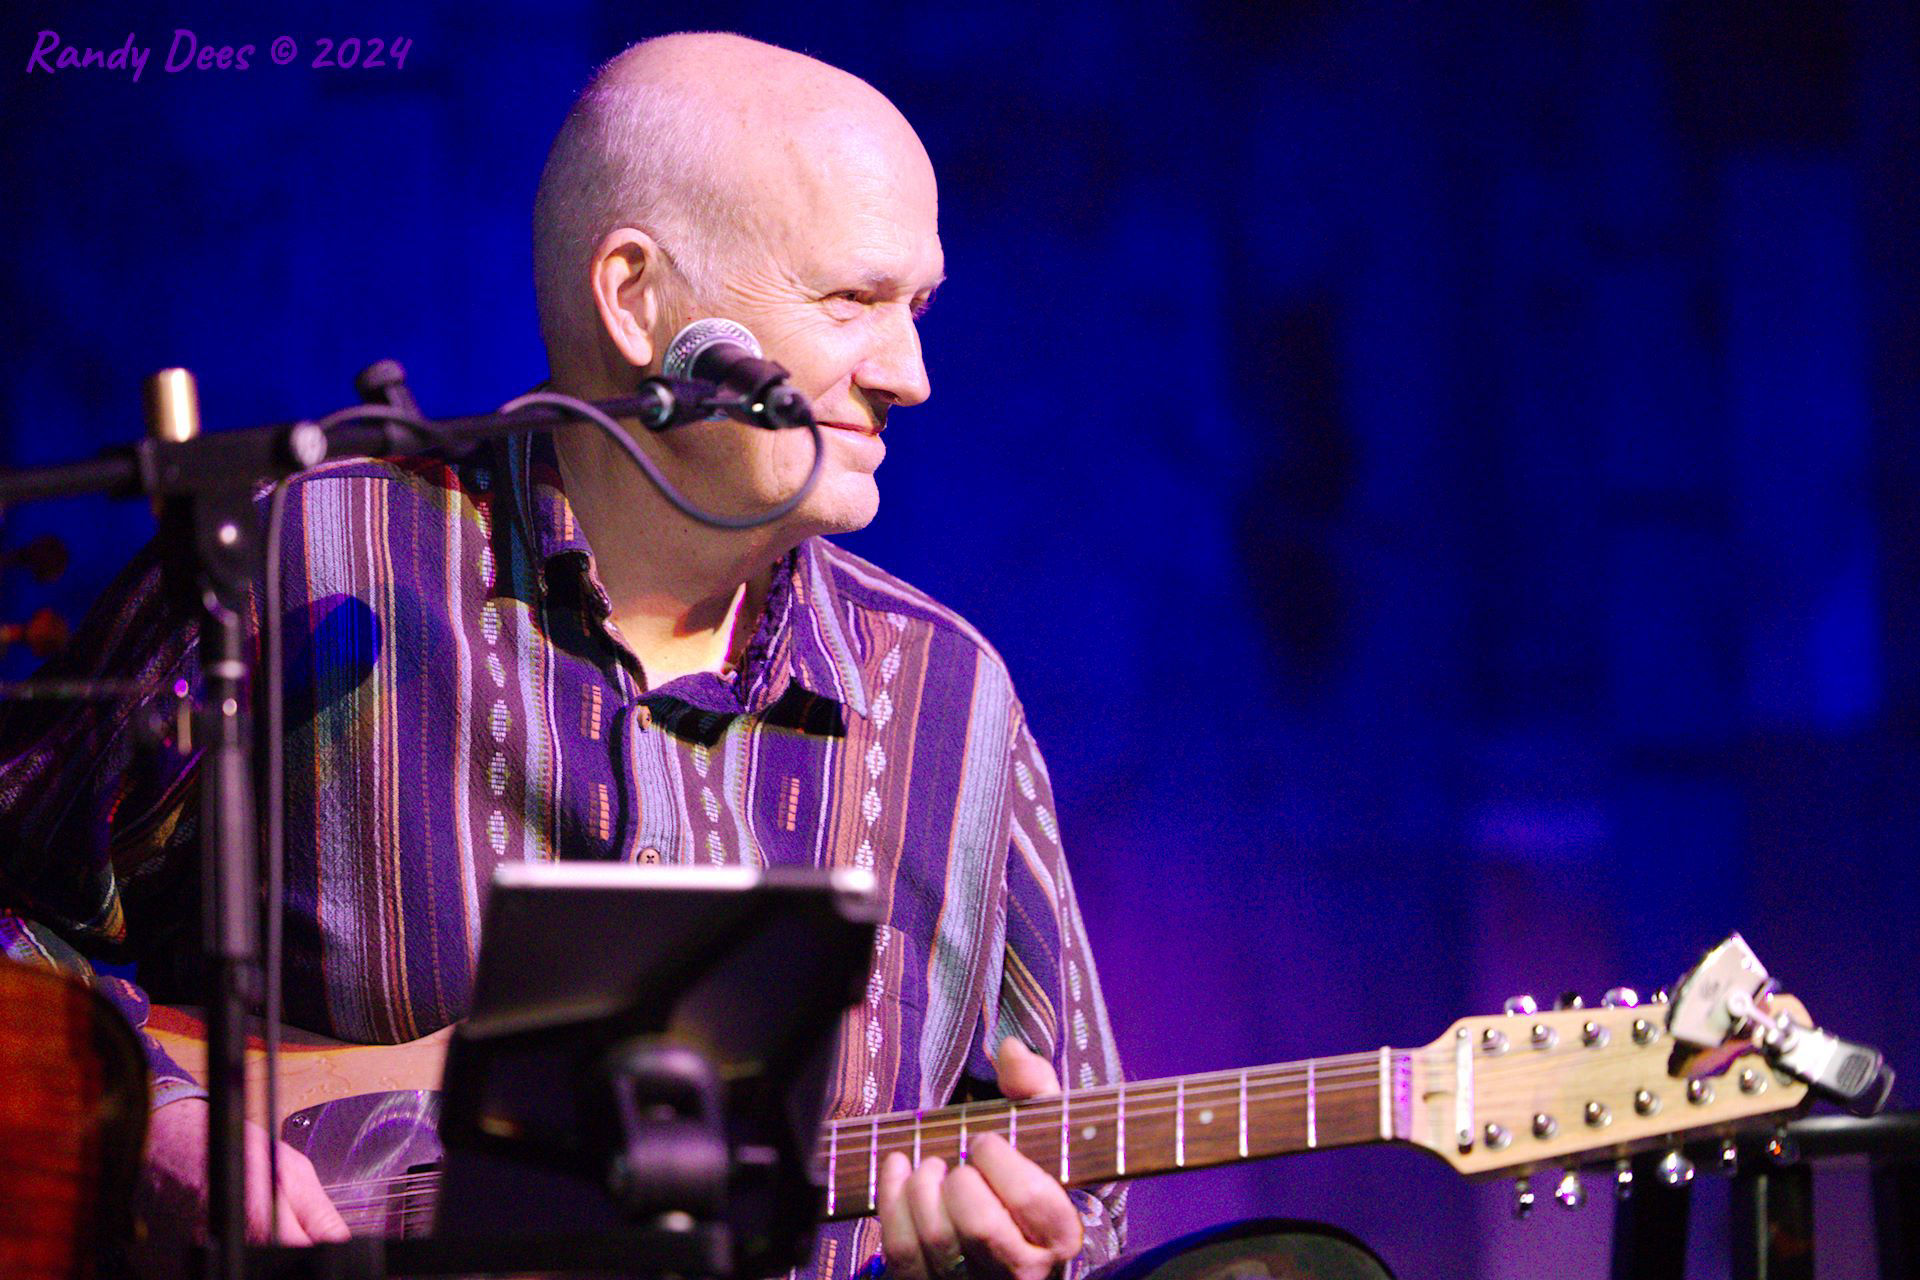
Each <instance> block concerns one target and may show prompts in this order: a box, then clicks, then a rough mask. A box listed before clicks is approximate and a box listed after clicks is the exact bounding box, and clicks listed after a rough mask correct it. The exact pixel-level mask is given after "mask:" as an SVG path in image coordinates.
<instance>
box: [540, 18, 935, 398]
mask: <svg viewBox="0 0 1920 1280" xmlns="http://www.w3.org/2000/svg"><path fill="white" fill-rule="evenodd" d="M903 157H904V159H903ZM903 168H904V169H908V170H912V172H907V173H901V172H899V171H900V170H902V169H903ZM849 175H851V179H849ZM863 179H864V180H866V181H870V182H871V181H889V180H901V181H908V182H916V181H921V180H924V181H925V183H926V184H927V185H928V187H929V188H930V187H931V182H932V168H931V165H930V164H928V163H927V161H926V153H925V151H924V150H923V149H922V148H921V146H920V142H919V139H918V138H917V137H916V136H915V135H914V133H913V129H912V127H911V126H910V125H908V124H907V122H906V120H905V119H904V118H903V117H902V116H901V115H900V113H899V111H898V110H896V109H895V108H894V106H893V104H892V103H890V102H888V101H887V99H886V98H885V97H884V96H883V95H881V94H880V93H879V92H878V91H877V90H875V89H874V88H873V87H872V86H871V85H868V84H867V83H866V82H865V81H863V80H860V79H859V78H858V77H856V76H852V75H849V74H848V73H846V72H844V71H841V70H839V69H838V68H835V67H830V66H828V65H827V64H826V63H824V62H820V61H818V60H817V59H814V58H809V57H807V56H805V55H803V54H798V53H793V52H790V51H788V50H785V49H780V48H776V47H774V46H772V45H768V44H762V43H760V42H759V41H756V40H749V39H747V38H745V37H743V36H735V35H725V34H717V33H688V34H680V35H670V36H662V37H659V38H657V39H654V40H647V41H643V42H642V43H640V44H636V45H633V46H632V47H630V48H628V49H627V50H626V51H625V52H623V53H621V54H620V55H619V56H618V57H616V58H614V59H613V60H612V61H610V62H608V63H607V64H606V65H605V66H603V67H602V68H601V69H600V70H599V72H598V73H597V74H596V75H595V76H594V78H593V80H592V82H591V83H590V84H589V85H588V86H587V88H586V90H585V91H584V92H583V93H582V94H581V95H580V97H579V98H578V99H577V100H576V101H575V103H574V106H573V109H572V111H571V112H570V113H569V114H568V116H567V119H566V122H565V124H563V125H562V126H561V129H560V133H559V136H558V137H556V138H555V140H554V144H553V149H552V151H551V153H550V154H549V155H548V157H547V165H546V169H545V171H544V173H543V174H542V175H541V179H540V191H539V195H538V197H537V199H536V201H535V204H534V236H533V240H534V292H535V296H536V300H537V302H538V305H539V311H540V328H541V334H542V337H543V338H544V339H545V342H546V346H547V350H548V353H549V356H550V357H551V359H552V360H553V362H554V364H555V367H556V370H557V369H558V368H559V366H560V365H561V363H562V353H563V352H564V351H567V350H569V349H574V348H577V344H580V343H583V342H586V343H590V342H593V341H595V329H596V326H597V325H598V323H599V321H598V317H597V315H596V311H595V307H594V304H593V300H592V297H591V294H590V290H589V286H588V279H589V273H590V269H591V264H592V260H593V258H594V254H595V251H596V248H597V247H598V246H599V245H600V243H601V241H602V240H603V238H604V237H606V236H607V234H608V233H609V232H611V231H614V230H615V229H617V228H622V227H633V228H637V229H639V230H643V231H645V232H647V233H648V234H649V235H650V236H651V237H652V238H653V239H654V240H656V241H657V242H658V243H659V244H660V246H661V247H662V248H663V250H664V251H665V254H666V256H667V258H668V260H669V262H670V263H671V265H672V267H673V268H674V269H675V270H676V271H677V273H678V275H679V276H680V277H681V278H682V280H683V281H684V284H685V287H686V290H687V291H688V293H689V294H691V295H692V300H694V301H697V300H700V299H705V298H710V297H711V296H713V293H714V291H715V290H716V288H717V287H718V285H719V284H720V282H721V280H722V279H723V278H724V277H725V275H726V274H727V272H728V269H729V267H730V265H731V264H732V263H733V262H735V261H737V260H738V259H739V257H740V256H741V255H742V254H743V253H745V252H747V251H748V250H750V249H752V248H753V247H755V246H756V245H757V244H760V243H764V242H765V241H766V240H767V239H768V238H769V237H770V236H771V237H774V238H778V236H779V235H780V234H781V232H782V230H785V231H789V232H790V231H791V227H786V228H781V227H780V226H779V225H778V224H781V223H783V222H785V223H791V222H792V221H793V220H794V219H795V218H799V219H804V218H806V217H807V216H808V210H809V209H812V208H815V207H817V206H819V205H820V204H821V203H822V202H823V201H830V200H831V199H832V198H833V194H832V188H833V187H834V186H835V184H836V183H844V182H846V181H848V180H852V181H856V182H858V181H862V180H863Z"/></svg>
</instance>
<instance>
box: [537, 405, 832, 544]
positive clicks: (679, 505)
mask: <svg viewBox="0 0 1920 1280" xmlns="http://www.w3.org/2000/svg"><path fill="white" fill-rule="evenodd" d="M530 404H547V405H552V406H554V407H555V408H558V409H565V410H567V411H568V412H570V413H573V414H575V415H577V416H578V417H581V418H584V419H585V420H586V421H588V422H591V423H593V425H595V426H596V427H599V428H600V430H601V431H603V432H605V433H606V435H607V436H608V437H609V438H610V439H611V440H612V441H613V442H614V444H616V445H618V446H619V448H620V450H621V452H623V453H625V454H626V455H627V457H628V458H630V459H631V460H632V461H633V465H634V466H636V467H638V468H640V470H641V471H642V472H644V473H645V474H646V477H647V479H649V480H651V481H652V482H653V487H654V488H656V489H658V490H659V491H660V496H661V497H663V498H665V499H666V500H667V501H668V502H669V503H671V504H672V505H673V509H674V510H676V511H678V512H679V513H680V514H681V515H683V516H685V517H687V519H689V520H695V521H698V522H699V523H701V524H704V525H710V526H712V527H713V528H715V529H758V528H759V527H760V526H762V525H767V524H772V523H773V522H774V521H775V520H778V519H779V518H780V517H782V516H784V515H786V514H787V513H788V512H789V511H792V510H793V509H794V508H795V507H797V506H799V505H800V504H801V502H803V501H804V500H805V499H806V496H807V495H808V494H810V493H812V492H813V486H814V485H816V484H818V483H819V482H820V470H821V467H822V466H823V465H824V464H825V463H826V458H827V451H826V447H825V444H824V443H823V442H822V441H821V439H820V427H819V424H817V423H809V424H808V425H807V431H808V432H809V433H810V434H811V435H812V436H813V467H812V468H811V469H810V470H809V471H808V472H807V478H806V479H805V480H803V481H802V482H801V484H800V487H799V488H798V489H797V490H795V491H794V494H793V496H792V497H790V498H788V499H786V500H785V501H784V502H781V503H780V504H779V505H777V506H775V507H772V508H771V509H769V510H767V511H763V512H761V513H760V514H759V515H755V516H717V515H714V514H713V513H712V512H710V511H703V510H701V509H700V508H699V507H696V506H694V505H693V504H692V503H691V502H689V501H687V499H685V498H683V497H681V496H680V493H679V491H678V490H676V489H675V488H674V487H673V486H672V485H671V484H669V483H667V478H666V477H665V476H663V475H661V474H660V471H659V468H657V467H655V466H654V465H653V459H652V458H649V457H648V456H647V455H646V453H645V452H644V451H643V450H642V449H641V448H640V446H639V445H637V444H635V443H634V442H633V438H632V437H631V436H629V435H628V434H627V433H626V432H625V431H624V430H622V429H621V427H620V424H619V423H617V422H615V421H614V420H613V419H612V418H609V417H608V416H607V415H606V414H605V413H603V412H601V410H600V408H599V407H598V406H597V405H594V404H592V403H590V402H588V401H586V400H580V399H577V398H575V397H573V396H568V395H562V394H560V393H559V392H557V391H529V392H528V393H527V394H526V395H524V396H520V397H518V398H516V399H513V400H509V401H507V402H506V403H505V404H503V405H501V406H500V412H501V413H512V412H513V411H514V410H515V409H519V408H523V407H524V406H526V405H530Z"/></svg>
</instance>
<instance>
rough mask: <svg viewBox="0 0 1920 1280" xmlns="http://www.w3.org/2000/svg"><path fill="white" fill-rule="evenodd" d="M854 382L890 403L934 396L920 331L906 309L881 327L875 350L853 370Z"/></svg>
mask: <svg viewBox="0 0 1920 1280" xmlns="http://www.w3.org/2000/svg"><path fill="white" fill-rule="evenodd" d="M853 380H854V382H856V383H857V384H859V386H860V387H861V389H862V390H865V391H870V392H873V393H874V394H875V395H876V396H879V397H881V398H884V399H885V400H886V401H887V402H888V403H890V404H898V405H916V404H920V403H922V402H923V401H925V400H926V398H927V397H928V396H930V395H932V394H933V384H932V383H931V382H929V381H928V379H927V366H926V362H925V361H923V360H922V359H921V358H920V331H919V330H918V329H916V328H915V327H914V323H913V315H912V313H911V312H910V311H908V310H907V309H906V308H905V307H901V308H899V309H897V310H895V311H893V312H892V314H890V315H889V316H888V317H887V319H886V321H885V323H884V324H883V325H881V327H880V328H879V330H878V334H877V337H876V339H875V344H874V348H873V350H872V351H870V352H869V353H868V355H867V358H866V359H865V360H863V361H861V362H860V365H859V366H858V367H857V368H856V369H855V370H854V372H853Z"/></svg>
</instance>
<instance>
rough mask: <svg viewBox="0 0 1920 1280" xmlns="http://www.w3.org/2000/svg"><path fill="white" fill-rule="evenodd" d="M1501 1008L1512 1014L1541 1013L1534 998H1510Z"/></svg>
mask: <svg viewBox="0 0 1920 1280" xmlns="http://www.w3.org/2000/svg"><path fill="white" fill-rule="evenodd" d="M1501 1008H1503V1009H1505V1010H1506V1011H1507V1012H1508V1013H1510V1014H1519V1013H1538V1012H1540V1006H1539V1005H1538V1004H1535V1003H1534V999H1533V997H1532V996H1508V997H1507V1002H1506V1004H1504V1005H1502V1006H1501Z"/></svg>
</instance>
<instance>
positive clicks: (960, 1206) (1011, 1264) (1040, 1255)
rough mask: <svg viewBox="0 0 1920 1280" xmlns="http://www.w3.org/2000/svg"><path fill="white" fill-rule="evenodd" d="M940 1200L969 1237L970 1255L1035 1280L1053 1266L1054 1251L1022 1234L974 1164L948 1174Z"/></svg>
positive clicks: (1018, 1275) (956, 1223)
mask: <svg viewBox="0 0 1920 1280" xmlns="http://www.w3.org/2000/svg"><path fill="white" fill-rule="evenodd" d="M941 1200H942V1202H943V1207H944V1208H945V1209H946V1211H947V1213H948V1214H949V1215H950V1216H951V1218H952V1220H953V1224H954V1228H955V1229H956V1230H957V1231H958V1232H959V1233H960V1236H961V1238H962V1239H964V1240H965V1241H966V1256H967V1257H970V1258H973V1259H975V1260H980V1259H990V1260H991V1261H992V1264H993V1267H992V1269H993V1270H995V1271H1005V1272H1008V1273H1011V1274H1012V1275H1014V1276H1015V1277H1020V1278H1027V1277H1031V1278H1032V1280H1039V1278H1040V1277H1043V1276H1045V1275H1046V1274H1047V1272H1049V1271H1051V1270H1052V1269H1053V1264H1054V1261H1055V1259H1054V1256H1053V1254H1052V1253H1051V1252H1049V1251H1048V1250H1046V1249H1043V1248H1040V1247H1038V1246H1036V1245H1035V1244H1034V1243H1033V1242H1032V1241H1030V1240H1028V1239H1027V1238H1026V1237H1025V1236H1024V1235H1022V1234H1021V1231H1020V1227H1019V1224H1017V1223H1016V1222H1014V1220H1013V1218H1012V1217H1011V1216H1010V1215H1009V1213H1008V1210H1007V1207H1006V1206H1005V1205H1003V1204H1002V1203H1001V1202H1000V1198H999V1196H997V1195H995V1194H994V1191H993V1188H992V1187H991V1186H989V1185H988V1184H987V1180H986V1179H985V1178H984V1177H982V1176H981V1175H980V1172H979V1171H978V1170H976V1169H975V1168H973V1166H971V1165H967V1166H964V1167H962V1168H959V1169H955V1170H954V1171H953V1172H952V1173H951V1174H949V1175H947V1179H946V1185H945V1186H944V1187H943V1188H942V1194H941Z"/></svg>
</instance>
